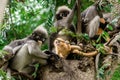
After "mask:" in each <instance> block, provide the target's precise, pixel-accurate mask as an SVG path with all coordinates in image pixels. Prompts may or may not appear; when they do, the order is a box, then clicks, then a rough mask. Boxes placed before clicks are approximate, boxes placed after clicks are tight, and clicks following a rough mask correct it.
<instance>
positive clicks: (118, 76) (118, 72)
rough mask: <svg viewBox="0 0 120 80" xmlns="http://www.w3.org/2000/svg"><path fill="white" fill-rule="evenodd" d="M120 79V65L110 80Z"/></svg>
mask: <svg viewBox="0 0 120 80" xmlns="http://www.w3.org/2000/svg"><path fill="white" fill-rule="evenodd" d="M119 79H120V65H119V67H118V68H117V69H116V70H115V72H114V74H113V77H112V78H111V80H119Z"/></svg>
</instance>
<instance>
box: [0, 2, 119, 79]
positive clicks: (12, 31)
mask: <svg viewBox="0 0 120 80" xmlns="http://www.w3.org/2000/svg"><path fill="white" fill-rule="evenodd" d="M94 1H95V0H81V11H83V10H85V9H86V8H87V7H88V6H90V5H91V4H93V3H94ZM118 1H119V0H118ZM74 3H75V0H71V2H70V3H69V2H68V0H24V2H19V0H10V2H9V5H8V7H7V8H6V11H5V16H4V17H5V18H4V24H3V25H2V26H1V27H0V34H1V35H0V49H2V48H3V46H4V45H6V44H8V43H10V42H11V41H13V40H15V39H21V38H24V37H26V36H28V35H29V34H31V32H32V31H33V29H35V28H36V27H37V26H39V25H43V26H44V27H46V29H47V30H48V33H51V32H56V31H57V30H56V29H55V28H54V27H53V21H54V15H55V11H56V9H57V7H58V6H61V5H67V6H68V7H70V8H72V7H73V5H74ZM119 3H120V1H119ZM110 7H112V5H111V4H109V5H107V6H106V7H104V10H106V11H107V12H110V11H111V8H110ZM114 23H115V22H112V24H114ZM108 26H109V30H113V29H112V27H111V26H110V25H108ZM66 34H70V35H71V36H73V37H77V38H78V39H79V40H85V41H90V38H89V37H88V34H77V35H76V34H73V33H71V32H69V31H68V32H66ZM102 38H103V39H105V40H106V38H109V35H108V33H107V32H105V31H104V32H103V33H102V34H101V35H100V36H99V38H98V39H97V43H95V42H94V43H93V44H94V46H95V47H96V48H97V49H98V51H99V52H101V53H105V51H104V46H103V44H101V41H102ZM47 48H48V45H47V44H45V45H43V47H42V50H44V49H47ZM0 56H2V55H1V54H0ZM103 68H104V66H103V67H101V68H100V75H101V76H103V75H104V73H103ZM5 75H6V73H5V72H3V71H1V70H0V78H1V76H2V77H3V79H4V80H7V78H6V76H5ZM34 75H36V74H34ZM112 80H114V79H112Z"/></svg>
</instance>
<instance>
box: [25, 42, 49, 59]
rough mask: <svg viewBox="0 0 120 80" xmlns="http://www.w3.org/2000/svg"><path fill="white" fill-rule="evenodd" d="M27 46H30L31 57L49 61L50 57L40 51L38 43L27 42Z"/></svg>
mask: <svg viewBox="0 0 120 80" xmlns="http://www.w3.org/2000/svg"><path fill="white" fill-rule="evenodd" d="M27 45H28V52H29V54H30V55H32V56H34V57H36V58H43V59H48V57H49V56H48V55H47V54H45V53H43V52H42V51H41V50H40V47H39V45H38V43H37V42H35V41H32V40H31V41H28V42H27Z"/></svg>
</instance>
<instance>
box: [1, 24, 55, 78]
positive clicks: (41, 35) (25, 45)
mask: <svg viewBox="0 0 120 80" xmlns="http://www.w3.org/2000/svg"><path fill="white" fill-rule="evenodd" d="M47 37H48V34H47V30H46V29H45V28H44V27H42V26H39V27H37V28H36V29H35V30H34V31H33V33H32V34H31V35H30V36H28V37H26V38H24V39H21V40H15V41H13V42H12V43H10V44H8V45H7V46H5V47H4V48H3V50H4V51H7V52H8V53H10V54H14V56H13V57H12V58H10V60H9V61H8V62H5V67H4V66H3V67H2V69H4V68H5V69H7V74H8V76H9V77H11V72H12V71H16V72H18V73H19V74H23V75H24V76H25V75H27V76H26V77H28V78H29V75H31V74H32V73H33V72H34V70H35V67H34V66H32V65H33V63H40V64H42V65H46V64H47V63H48V61H49V60H51V58H52V57H51V54H46V53H44V52H42V51H41V49H40V48H41V45H42V44H44V42H45V41H46V39H47ZM47 53H48V52H47ZM52 56H54V57H55V56H56V55H55V54H52ZM29 79H30V78H29Z"/></svg>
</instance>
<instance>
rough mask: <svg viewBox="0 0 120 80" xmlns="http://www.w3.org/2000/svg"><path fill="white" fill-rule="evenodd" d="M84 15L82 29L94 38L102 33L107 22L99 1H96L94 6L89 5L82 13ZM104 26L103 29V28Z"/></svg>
mask: <svg viewBox="0 0 120 80" xmlns="http://www.w3.org/2000/svg"><path fill="white" fill-rule="evenodd" d="M81 17H82V29H83V30H82V31H83V32H85V33H87V34H88V35H89V37H90V38H93V37H94V36H95V35H100V34H101V33H102V30H103V29H104V28H105V26H101V25H104V24H107V23H106V21H105V19H104V17H103V13H102V11H101V10H100V8H99V2H96V3H95V4H93V5H92V6H90V7H88V8H87V9H86V10H84V11H83V12H82V13H81ZM102 28H103V29H102Z"/></svg>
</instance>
